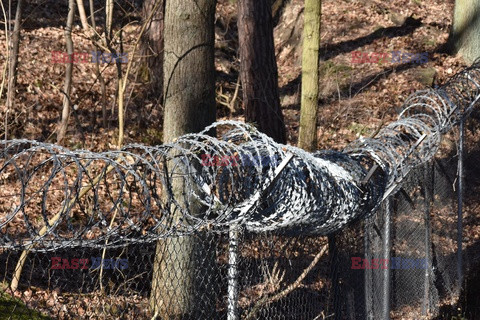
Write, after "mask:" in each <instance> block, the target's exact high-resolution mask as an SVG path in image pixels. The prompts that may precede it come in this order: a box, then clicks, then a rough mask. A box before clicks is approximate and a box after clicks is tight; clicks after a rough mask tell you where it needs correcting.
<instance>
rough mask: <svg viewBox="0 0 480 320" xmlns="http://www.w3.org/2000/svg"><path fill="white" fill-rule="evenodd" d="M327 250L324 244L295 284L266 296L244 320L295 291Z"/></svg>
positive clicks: (251, 317) (326, 245)
mask: <svg viewBox="0 0 480 320" xmlns="http://www.w3.org/2000/svg"><path fill="white" fill-rule="evenodd" d="M327 248H328V244H325V245H324V246H323V247H322V250H320V252H319V253H317V255H316V256H315V258H313V260H312V262H311V263H310V265H309V266H308V267H307V268H306V269H305V270H303V272H302V274H301V275H300V276H299V277H298V278H297V280H295V282H293V283H292V284H290V285H289V286H288V287H286V288H285V289H284V290H282V291H280V292H279V293H277V294H275V295H273V296H266V297H264V298H262V299H260V300H259V301H258V302H257V303H256V304H255V305H254V306H253V308H252V309H251V310H250V313H248V315H247V316H246V317H245V319H244V320H249V319H253V318H254V317H255V315H256V314H257V312H258V310H259V309H260V308H261V307H263V306H266V305H269V304H270V303H272V302H275V301H278V300H280V299H282V298H284V297H286V296H287V295H288V294H289V293H290V292H292V291H293V290H295V289H297V288H298V287H299V286H300V285H301V283H302V281H303V279H305V277H306V276H307V275H308V273H309V272H310V271H311V270H312V269H313V267H315V265H316V264H317V263H318V261H319V260H320V258H321V257H322V256H323V255H324V254H325V251H327Z"/></svg>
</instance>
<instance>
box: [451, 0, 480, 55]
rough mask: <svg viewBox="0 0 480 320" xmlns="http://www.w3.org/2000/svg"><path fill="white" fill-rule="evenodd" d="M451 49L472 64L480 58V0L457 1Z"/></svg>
mask: <svg viewBox="0 0 480 320" xmlns="http://www.w3.org/2000/svg"><path fill="white" fill-rule="evenodd" d="M448 42H449V49H450V51H452V52H453V53H459V54H461V55H462V56H463V58H464V59H465V61H467V62H468V63H472V62H473V61H474V60H475V59H476V58H478V57H480V0H456V1H455V10H454V15H453V28H452V31H451V33H450V38H449V41H448Z"/></svg>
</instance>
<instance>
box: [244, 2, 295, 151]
mask: <svg viewBox="0 0 480 320" xmlns="http://www.w3.org/2000/svg"><path fill="white" fill-rule="evenodd" d="M237 23H238V37H239V51H240V77H241V80H242V89H243V104H244V106H245V120H246V121H247V122H253V123H256V124H257V125H258V128H259V130H260V131H262V132H264V133H265V134H267V135H269V136H270V137H272V138H273V139H274V140H275V141H277V142H280V143H285V141H286V138H285V123H284V121H283V115H282V111H281V109H280V98H279V95H278V71H277V62H276V60H275V48H274V43H273V23H272V9H271V0H239V1H238V22H237Z"/></svg>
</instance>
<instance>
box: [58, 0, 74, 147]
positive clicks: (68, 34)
mask: <svg viewBox="0 0 480 320" xmlns="http://www.w3.org/2000/svg"><path fill="white" fill-rule="evenodd" d="M74 18H75V0H69V1H68V17H67V25H66V27H65V39H66V42H67V53H68V56H69V61H68V63H67V71H66V72H65V84H64V86H63V109H62V119H61V121H60V126H59V128H58V135H57V143H58V144H60V145H63V143H64V141H65V136H66V134H67V128H68V120H69V119H70V104H71V99H70V92H71V89H72V73H73V60H74V58H73V41H72V27H73V19H74Z"/></svg>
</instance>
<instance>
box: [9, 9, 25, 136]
mask: <svg viewBox="0 0 480 320" xmlns="http://www.w3.org/2000/svg"><path fill="white" fill-rule="evenodd" d="M22 10H23V0H18V2H17V11H16V12H15V26H14V27H13V34H12V37H11V51H10V55H9V62H8V88H7V102H6V106H7V110H6V114H5V139H8V114H9V112H10V110H12V109H13V107H14V103H15V90H16V87H17V64H18V51H19V46H20V23H21V20H22Z"/></svg>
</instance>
